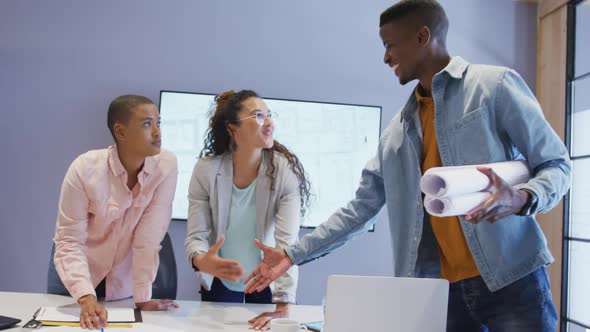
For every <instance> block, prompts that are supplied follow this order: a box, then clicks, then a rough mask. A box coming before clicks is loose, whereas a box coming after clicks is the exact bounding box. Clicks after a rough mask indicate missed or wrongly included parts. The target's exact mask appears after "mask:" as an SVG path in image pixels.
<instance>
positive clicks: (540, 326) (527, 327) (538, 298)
mask: <svg viewBox="0 0 590 332" xmlns="http://www.w3.org/2000/svg"><path fill="white" fill-rule="evenodd" d="M556 328H557V312H556V311H555V306H554V304H553V299H552V297H551V289H550V286H549V278H548V276H547V271H546V269H545V268H544V267H541V268H539V269H537V270H535V271H533V272H531V273H530V274H528V275H527V276H525V277H523V278H522V279H519V280H517V281H515V282H513V283H512V284H510V285H508V286H506V287H504V288H502V289H500V290H498V291H496V292H490V291H489V290H488V288H487V286H486V285H485V283H484V282H483V280H482V279H481V277H475V278H470V279H466V280H461V281H459V282H455V283H452V284H451V285H450V289H449V311H448V316H447V331H449V332H455V331H457V332H463V331H465V332H469V331H481V332H487V331H491V332H496V331H501V332H510V331H515V332H528V331H531V332H533V331H534V332H545V331H547V332H549V331H550V332H555V331H556Z"/></svg>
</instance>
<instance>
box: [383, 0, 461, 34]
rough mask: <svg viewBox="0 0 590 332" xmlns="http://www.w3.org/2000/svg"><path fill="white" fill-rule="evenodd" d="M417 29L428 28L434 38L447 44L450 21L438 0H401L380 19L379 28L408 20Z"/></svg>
mask: <svg viewBox="0 0 590 332" xmlns="http://www.w3.org/2000/svg"><path fill="white" fill-rule="evenodd" d="M408 18H410V19H411V20H409V21H408V22H412V24H415V25H416V28H420V27H423V26H427V27H428V29H430V33H431V34H432V36H433V37H435V38H438V39H439V40H440V41H442V42H443V43H444V42H446V38H447V31H448V30H449V20H448V18H447V14H446V13H445V10H444V9H443V7H442V6H441V5H440V3H438V1H436V0H401V1H399V2H398V3H396V4H395V5H393V6H391V7H389V8H387V9H386V10H385V11H384V12H383V13H381V17H380V19H379V27H382V26H383V25H385V24H387V23H391V22H394V21H399V20H402V19H408Z"/></svg>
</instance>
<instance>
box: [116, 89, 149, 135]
mask: <svg viewBox="0 0 590 332" xmlns="http://www.w3.org/2000/svg"><path fill="white" fill-rule="evenodd" d="M153 103H154V102H153V101H152V100H151V99H149V98H148V97H144V96H139V95H123V96H119V97H117V98H115V99H114V100H113V101H112V102H111V104H110V105H109V111H108V114H107V126H108V127H109V131H110V132H111V135H113V139H115V141H116V140H117V139H116V138H115V131H114V130H115V123H117V122H119V123H124V124H127V122H128V121H129V111H131V110H132V109H133V108H134V107H137V106H139V105H145V104H153Z"/></svg>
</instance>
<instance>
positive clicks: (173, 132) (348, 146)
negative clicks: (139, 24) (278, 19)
mask: <svg viewBox="0 0 590 332" xmlns="http://www.w3.org/2000/svg"><path fill="white" fill-rule="evenodd" d="M214 97H215V95H213V94H205V93H193V92H180V91H165V90H163V91H161V92H160V114H161V118H162V122H161V129H162V147H163V148H165V149H167V150H170V151H172V152H174V153H175V154H176V156H177V158H178V171H179V173H178V184H177V186H176V196H175V198H174V203H173V212H172V218H173V219H176V220H186V219H187V215H188V199H187V194H188V186H189V182H190V178H191V174H192V171H193V167H194V166H195V163H196V162H197V158H198V155H199V153H200V152H201V150H202V149H203V140H204V138H205V132H206V130H207V126H208V121H209V116H210V114H211V111H212V110H213V108H214V100H213V99H214ZM263 100H264V102H265V103H266V105H267V106H268V108H269V109H270V110H271V111H273V112H276V113H277V114H278V117H277V118H276V119H274V123H275V130H274V138H275V140H277V141H278V142H280V143H282V144H284V145H285V146H286V147H287V148H288V149H289V150H290V151H292V152H293V153H295V154H296V155H297V156H298V157H299V159H300V160H301V162H302V164H303V167H304V168H305V171H306V173H307V176H308V179H309V180H310V182H311V191H312V195H313V196H312V201H311V205H310V208H309V210H308V211H307V213H306V215H305V218H304V219H303V220H302V224H301V225H302V227H306V228H313V227H316V226H317V225H319V224H320V223H322V222H324V221H325V220H326V219H327V218H328V217H329V216H330V215H331V214H332V213H333V212H334V211H336V209H338V208H340V207H342V206H344V205H345V204H346V203H347V202H348V201H349V200H350V199H352V198H353V197H354V194H355V191H356V189H357V187H358V185H359V181H360V176H361V171H362V169H363V167H364V166H365V164H366V163H367V161H368V160H369V159H371V158H372V157H374V156H375V154H376V153H377V145H378V142H379V135H380V132H381V107H380V106H370V105H352V104H340V103H330V102H317V101H303V100H287V99H276V98H263Z"/></svg>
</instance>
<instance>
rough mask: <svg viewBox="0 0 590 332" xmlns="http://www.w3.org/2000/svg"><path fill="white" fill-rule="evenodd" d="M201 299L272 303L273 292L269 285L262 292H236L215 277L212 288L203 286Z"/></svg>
mask: <svg viewBox="0 0 590 332" xmlns="http://www.w3.org/2000/svg"><path fill="white" fill-rule="evenodd" d="M201 301H208V302H230V303H259V304H269V303H272V292H271V291H270V288H269V287H266V288H265V289H264V290H262V292H260V293H258V292H254V293H252V294H244V292H235V291H232V290H230V289H228V288H227V287H225V285H224V284H223V282H221V280H219V279H217V278H214V279H213V284H212V285H211V290H206V289H205V288H204V287H202V286H201Z"/></svg>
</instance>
